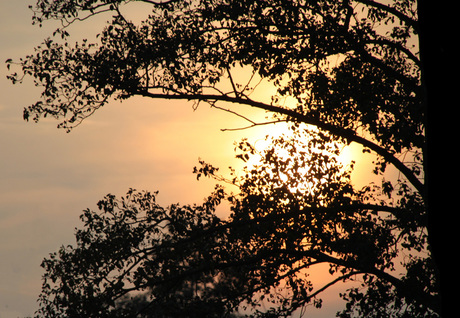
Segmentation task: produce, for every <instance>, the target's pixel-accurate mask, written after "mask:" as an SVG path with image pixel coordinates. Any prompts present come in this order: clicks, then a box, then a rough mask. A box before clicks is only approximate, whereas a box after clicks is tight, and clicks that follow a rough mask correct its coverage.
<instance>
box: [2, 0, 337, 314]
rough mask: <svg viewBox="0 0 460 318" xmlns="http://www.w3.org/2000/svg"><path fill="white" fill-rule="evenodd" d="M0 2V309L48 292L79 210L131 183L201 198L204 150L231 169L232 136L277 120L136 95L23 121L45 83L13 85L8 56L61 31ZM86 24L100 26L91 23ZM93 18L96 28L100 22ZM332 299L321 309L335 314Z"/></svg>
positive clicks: (167, 198)
mask: <svg viewBox="0 0 460 318" xmlns="http://www.w3.org/2000/svg"><path fill="white" fill-rule="evenodd" d="M33 2H34V1H17V0H2V1H1V2H0V43H2V44H1V46H0V62H1V63H2V64H3V65H0V70H1V73H0V132H1V133H0V282H1V283H0V317H1V318H12V317H17V316H20V317H22V316H26V315H31V314H33V311H34V310H35V309H36V299H37V295H38V293H39V292H40V284H41V275H42V271H41V268H40V267H39V264H40V262H41V260H42V259H43V257H45V256H46V255H47V254H48V253H50V252H53V251H55V250H56V249H57V248H58V247H59V246H60V245H62V244H69V243H70V244H72V243H73V242H74V239H73V233H74V228H75V227H76V226H79V225H80V222H79V220H78V216H79V215H80V213H81V211H82V210H83V209H85V208H87V207H90V208H95V205H96V203H97V201H98V200H99V199H101V198H102V197H103V196H104V195H105V194H107V193H113V194H116V195H123V194H124V193H126V191H127V190H128V188H130V187H132V188H136V189H138V190H141V189H146V190H152V191H154V190H159V191H160V196H159V202H160V203H162V204H165V205H166V204H169V203H176V202H180V203H184V204H185V203H195V202H196V203H199V202H201V201H202V199H203V198H204V197H205V196H206V195H207V194H209V192H210V191H211V190H212V189H213V186H214V182H212V181H206V180H204V181H200V182H197V181H196V177H195V176H194V175H193V174H192V173H191V172H192V169H193V167H194V166H195V165H198V158H202V159H204V160H205V161H207V162H210V163H212V164H214V165H216V166H219V167H222V169H223V170H224V171H225V169H226V168H227V167H228V166H229V165H234V164H235V160H234V153H233V148H234V147H233V142H234V141H238V140H240V139H241V138H242V137H245V136H248V134H250V136H251V137H252V138H256V139H257V138H263V136H264V135H265V134H266V133H267V131H276V129H273V127H272V128H267V127H268V126H264V127H258V128H257V129H252V130H242V131H234V132H231V131H227V132H221V131H220V129H221V128H237V127H243V126H246V125H247V123H246V122H244V121H242V120H241V119H240V118H238V117H235V116H232V115H230V114H228V113H225V112H222V111H216V110H211V109H210V108H209V106H208V105H206V104H202V105H201V106H200V107H199V108H198V109H197V110H196V111H194V110H193V109H192V103H187V102H182V101H163V100H147V99H141V98H134V99H130V100H127V101H124V102H123V103H122V104H120V103H118V102H114V103H111V104H109V105H107V106H105V107H104V108H102V109H101V110H99V111H98V112H96V113H95V114H94V115H93V116H92V117H91V118H90V119H88V120H86V121H85V122H84V123H83V124H82V125H80V126H79V127H78V128H76V129H75V130H74V131H72V132H71V133H69V134H67V133H65V131H63V130H58V129H56V124H57V122H56V121H54V120H46V121H42V122H40V123H39V124H34V123H26V122H24V121H23V120H22V109H23V107H24V106H28V105H29V104H31V103H33V102H35V100H36V99H37V98H38V96H39V94H40V90H38V89H37V88H35V87H34V86H33V85H32V83H31V81H28V82H26V83H24V84H23V85H14V86H13V85H12V84H11V83H10V82H9V81H7V80H6V79H5V76H6V75H7V74H8V71H7V69H6V66H5V64H4V63H3V62H4V61H5V60H6V59H7V58H13V59H14V58H16V59H17V58H19V57H22V56H24V55H25V54H29V53H31V52H32V51H33V47H34V46H35V45H37V44H39V43H40V42H41V40H42V39H44V38H45V37H46V36H48V35H49V34H50V31H52V27H46V25H45V27H44V28H43V29H40V28H38V26H32V25H31V12H30V11H29V10H28V9H27V6H28V4H31V3H33ZM82 26H83V28H84V32H85V34H86V32H88V31H94V33H96V32H98V31H99V28H98V27H97V26H94V25H92V24H91V23H89V24H88V21H87V22H85V23H84V24H83V25H82ZM93 27H94V29H93ZM324 305H325V307H326V308H324V309H322V310H320V311H314V312H313V314H314V316H313V317H323V316H325V317H326V316H330V315H329V314H330V312H331V311H332V312H335V309H330V310H329V314H328V309H327V303H325V304H324Z"/></svg>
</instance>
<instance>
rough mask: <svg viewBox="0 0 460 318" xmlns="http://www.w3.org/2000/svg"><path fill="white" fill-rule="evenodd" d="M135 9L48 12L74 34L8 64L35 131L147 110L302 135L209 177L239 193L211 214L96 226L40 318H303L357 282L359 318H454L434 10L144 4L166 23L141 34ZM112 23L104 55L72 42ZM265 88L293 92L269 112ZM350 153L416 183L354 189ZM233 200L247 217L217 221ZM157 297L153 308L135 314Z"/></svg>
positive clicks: (356, 4) (404, 3)
mask: <svg viewBox="0 0 460 318" xmlns="http://www.w3.org/2000/svg"><path fill="white" fill-rule="evenodd" d="M131 2H136V1H121V0H110V1H108V0H103V1H101V0H75V1H63V0H54V1H48V0H38V1H37V4H36V5H35V7H32V8H33V10H34V17H33V21H34V22H35V23H38V24H41V23H44V22H45V21H46V20H49V19H58V20H60V21H61V22H62V27H61V28H59V29H57V30H56V32H55V33H54V34H53V37H52V38H51V37H50V38H48V39H46V40H45V41H44V42H43V44H42V45H41V46H40V47H37V48H36V51H35V54H32V55H28V56H26V57H25V58H22V59H21V60H19V61H18V62H13V61H12V60H9V61H8V63H9V64H8V66H9V67H10V66H13V64H19V65H20V66H21V67H22V72H21V73H20V74H18V73H14V74H12V75H11V76H10V79H11V80H12V81H13V82H18V81H19V82H20V81H21V80H22V79H23V77H24V76H32V77H33V78H34V80H35V83H36V85H37V86H41V87H43V93H42V95H41V99H40V100H39V101H37V102H36V103H34V104H33V105H31V106H28V107H26V108H25V109H24V118H25V119H26V120H28V119H30V118H31V119H33V120H35V121H39V120H40V118H42V117H46V116H52V117H55V118H57V119H58V120H60V124H59V127H63V128H65V129H67V130H69V131H70V130H71V129H72V128H74V127H75V126H77V125H79V124H80V123H82V122H83V121H84V119H85V118H87V117H88V116H90V115H91V114H93V113H94V112H95V111H97V110H98V109H99V108H100V107H102V106H104V105H106V104H107V103H108V102H109V101H111V100H113V99H126V98H130V97H132V96H136V95H137V96H144V97H147V98H152V99H183V100H193V101H194V102H195V104H194V107H198V104H199V103H201V102H206V103H208V104H210V105H211V106H212V107H214V108H216V109H220V110H222V109H224V110H227V111H229V112H233V111H232V108H231V107H232V105H233V104H238V105H243V106H247V107H248V109H249V108H257V109H260V110H264V111H266V112H268V113H271V114H272V115H273V118H274V120H275V121H287V122H288V123H290V129H291V130H292V132H293V135H292V136H291V137H289V136H284V137H280V138H275V139H273V140H271V143H270V144H271V146H270V147H269V148H267V149H266V150H264V151H262V152H260V151H258V150H256V148H254V146H253V145H251V144H250V143H249V142H248V141H242V142H241V143H239V144H238V147H237V151H239V154H238V155H237V156H238V157H239V158H240V159H242V160H244V161H246V160H248V159H249V158H251V157H258V158H259V162H260V164H258V165H256V166H254V167H250V166H248V167H247V168H246V171H245V172H244V173H243V174H242V175H241V176H240V177H237V174H235V177H234V178H233V179H231V180H224V177H223V176H220V175H219V174H218V169H217V168H215V167H213V166H212V165H209V164H207V163H204V162H202V166H201V167H199V168H195V172H196V173H197V177H201V176H203V175H205V176H210V177H212V178H215V179H216V181H219V182H221V183H222V182H223V183H225V182H228V183H230V184H232V185H236V186H237V188H238V190H239V191H238V192H237V193H231V192H228V191H227V190H225V189H224V188H223V187H222V186H221V185H219V186H216V191H215V192H214V193H213V194H211V195H210V197H209V198H208V200H207V201H205V202H204V203H203V205H194V206H179V205H171V206H169V207H166V208H163V207H160V206H158V205H157V204H156V203H155V194H153V193H150V192H137V191H135V190H130V191H129V192H128V194H127V195H126V196H125V197H123V198H119V199H117V198H115V197H114V196H112V195H109V196H107V197H106V198H105V199H103V200H101V201H100V202H99V209H100V211H99V212H93V211H91V210H86V211H85V212H84V214H83V215H82V220H83V222H84V228H83V229H80V230H78V231H77V232H76V238H77V245H76V247H70V246H69V247H63V248H62V249H61V250H60V251H59V252H58V253H55V254H51V255H50V257H49V258H47V259H45V261H44V262H43V267H44V268H45V270H46V273H45V276H44V284H43V291H42V294H41V296H40V304H41V307H40V310H39V311H38V315H39V316H46V317H77V316H89V317H106V316H107V317H109V316H110V317H114V316H115V317H117V316H132V314H133V311H136V312H137V311H138V310H139V307H142V309H140V311H139V313H138V314H139V315H143V314H145V315H147V316H155V314H156V315H157V316H159V317H164V316H168V315H169V316H170V315H172V313H171V312H169V313H168V312H164V313H162V312H161V310H160V309H159V308H165V306H166V304H169V306H170V307H175V308H179V310H180V311H181V312H182V313H184V312H185V313H189V315H192V316H193V313H194V312H195V311H194V310H198V309H197V308H209V310H210V311H213V310H214V311H213V312H214V313H215V314H216V315H217V316H223V315H224V313H228V314H230V313H232V312H234V311H235V310H237V309H238V308H240V309H241V308H242V307H247V308H253V310H252V311H251V314H253V315H255V316H261V317H262V316H265V317H273V316H286V315H290V314H292V313H293V312H294V311H295V310H299V309H300V308H303V307H304V306H306V305H308V304H314V305H316V306H318V307H320V306H321V299H320V295H321V292H322V291H323V290H325V289H327V288H328V287H329V286H332V285H334V284H337V283H340V282H344V281H355V282H359V284H358V285H357V286H355V287H352V288H349V289H348V290H346V291H344V293H343V294H342V297H343V298H344V299H345V300H346V301H347V306H346V308H345V309H344V310H343V312H341V313H340V315H341V317H353V316H355V315H357V316H359V317H364V316H365V317H438V316H439V313H440V304H439V297H438V296H439V295H438V290H437V288H438V284H439V281H438V276H437V273H436V267H435V265H434V264H433V259H432V255H431V248H430V245H429V244H428V242H427V209H426V195H427V193H426V186H425V183H424V177H425V175H424V169H425V166H424V163H425V162H424V156H425V155H426V138H425V130H426V123H427V118H426V111H427V109H426V96H425V90H424V87H423V85H422V84H423V77H422V75H423V74H422V69H421V67H422V61H421V60H420V55H419V52H418V50H419V48H418V34H419V32H420V29H419V28H420V26H419V23H418V17H417V3H416V2H415V1H411V0H394V1H392V2H391V3H387V2H377V1H373V0H356V1H351V0H342V1H331V0H321V1H309V0H305V1H284V0H279V1H272V0H267V1H254V0H252V1H250V0H244V1H233V0H227V1H223V0H200V1H192V0H190V1H174V0H170V1H154V0H139V1H137V2H143V3H144V4H150V5H151V13H150V14H149V15H148V17H146V19H145V20H143V21H142V22H140V23H135V22H133V21H131V20H130V19H129V17H128V16H127V15H126V14H124V8H125V6H127V5H135V3H131ZM107 12H110V13H111V14H112V19H111V20H110V21H108V22H107V25H106V26H105V27H104V29H103V30H101V32H100V33H99V34H98V39H99V42H98V43H88V41H82V42H80V43H78V42H76V43H72V41H71V35H70V34H69V32H68V28H69V26H70V25H73V24H75V23H77V22H79V21H85V20H90V19H91V18H93V17H94V16H95V15H98V14H102V13H107ZM242 71H244V72H245V73H246V74H249V76H241V73H242ZM260 81H268V82H270V83H271V84H272V85H274V86H275V87H276V93H275V94H274V95H273V96H271V98H270V99H269V100H257V99H255V98H254V97H253V96H254V94H253V93H254V91H255V90H256V89H257V86H258V83H260ZM286 97H289V98H290V101H292V102H290V103H289V105H287V104H285V103H284V100H285V98H286ZM222 105H226V106H225V107H229V108H228V109H227V108H224V107H223V106H222ZM239 115H240V116H243V115H242V114H239ZM249 124H250V126H254V125H258V124H260V123H258V122H253V121H250V122H249ZM350 143H357V144H360V145H361V146H362V147H363V149H364V151H366V152H372V153H374V154H375V155H376V158H377V159H376V160H375V161H374V165H375V169H374V173H375V174H377V175H379V174H382V173H383V172H384V171H385V170H386V169H387V167H389V166H392V167H394V168H395V169H396V170H397V171H398V172H399V174H400V178H398V179H397V180H382V183H381V184H380V185H376V184H369V185H367V186H365V187H364V188H362V189H356V188H354V186H353V184H352V182H351V180H350V176H351V175H350V173H351V172H350V171H349V170H347V169H345V168H344V167H342V166H341V165H340V163H339V161H338V160H337V155H338V152H337V149H338V148H337V147H338V145H346V144H350ZM222 200H225V201H227V202H228V203H229V204H230V207H231V212H232V213H231V215H230V217H229V218H228V219H225V220H222V219H219V218H218V217H217V216H216V215H215V213H214V212H215V207H216V205H217V204H219V203H220V202H221V201H222ZM402 255H405V258H402ZM317 264H328V265H329V268H330V273H331V281H330V283H328V284H326V285H325V286H322V287H317V286H312V285H311V281H310V279H309V276H308V275H309V273H310V271H312V270H313V269H314V267H315V265H317ZM399 264H401V265H402V266H400V265H399ZM401 267H402V269H401ZM191 286H192V287H191ZM139 292H141V293H142V295H143V296H142V297H145V298H144V300H143V301H141V302H140V303H141V305H139V306H137V307H136V306H131V305H126V304H123V303H122V302H121V300H120V299H124V300H126V297H130V295H136V293H139ZM133 297H134V296H133ZM136 299H137V298H136ZM262 303H269V304H271V306H272V307H270V308H269V309H267V310H266V311H261V310H259V309H260V305H261V304H262ZM171 304H175V305H171ZM133 308H137V309H136V310H134V309H133ZM176 314H177V313H176ZM197 315H198V313H197ZM175 316H177V315H175Z"/></svg>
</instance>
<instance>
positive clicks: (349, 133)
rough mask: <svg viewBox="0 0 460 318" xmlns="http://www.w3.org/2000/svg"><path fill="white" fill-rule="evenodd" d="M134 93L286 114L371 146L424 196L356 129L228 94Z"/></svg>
mask: <svg viewBox="0 0 460 318" xmlns="http://www.w3.org/2000/svg"><path fill="white" fill-rule="evenodd" d="M132 93H133V94H136V95H140V96H144V97H150V98H156V99H183V100H200V101H207V102H216V101H225V102H229V103H236V104H240V105H248V106H251V107H255V108H259V109H263V110H266V111H268V112H273V113H279V114H282V115H285V116H287V117H289V118H292V119H293V120H295V121H298V122H301V123H305V124H308V125H313V126H316V127H318V128H321V129H323V130H326V131H328V132H330V133H332V134H333V135H336V136H339V137H342V138H344V139H346V140H347V141H349V142H356V143H358V144H360V145H362V146H363V147H365V148H369V149H371V150H372V151H374V152H375V153H377V154H378V155H380V156H382V157H383V158H384V159H385V161H387V162H389V163H391V164H392V165H393V166H394V167H395V168H396V169H398V170H399V171H400V172H401V173H402V174H403V175H404V176H405V177H406V178H407V180H409V182H410V183H411V184H412V185H413V186H414V187H415V188H416V190H417V191H419V193H420V194H421V195H422V196H424V195H425V191H424V188H425V186H424V184H423V183H422V182H421V181H420V180H419V179H418V178H417V176H416V175H414V173H413V172H412V170H411V169H410V168H408V167H407V166H406V165H405V164H404V163H402V162H401V161H400V160H399V159H398V158H396V157H395V156H394V155H393V154H392V153H391V152H389V151H387V150H386V149H385V148H383V147H381V146H379V145H377V144H376V143H374V142H372V141H370V140H368V139H365V138H363V137H361V136H358V135H357V134H356V132H355V131H354V130H351V129H345V128H341V127H337V126H334V125H331V124H329V123H325V122H322V121H320V120H318V119H315V118H311V117H309V116H307V115H304V114H299V113H298V112H296V111H295V110H292V109H287V108H283V107H279V106H274V105H271V104H266V103H262V102H257V101H254V100H252V99H249V98H242V97H232V96H228V95H214V94H200V93H197V94H188V93H178V94H167V93H166V94H164V93H151V92H146V91H135V92H132Z"/></svg>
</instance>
